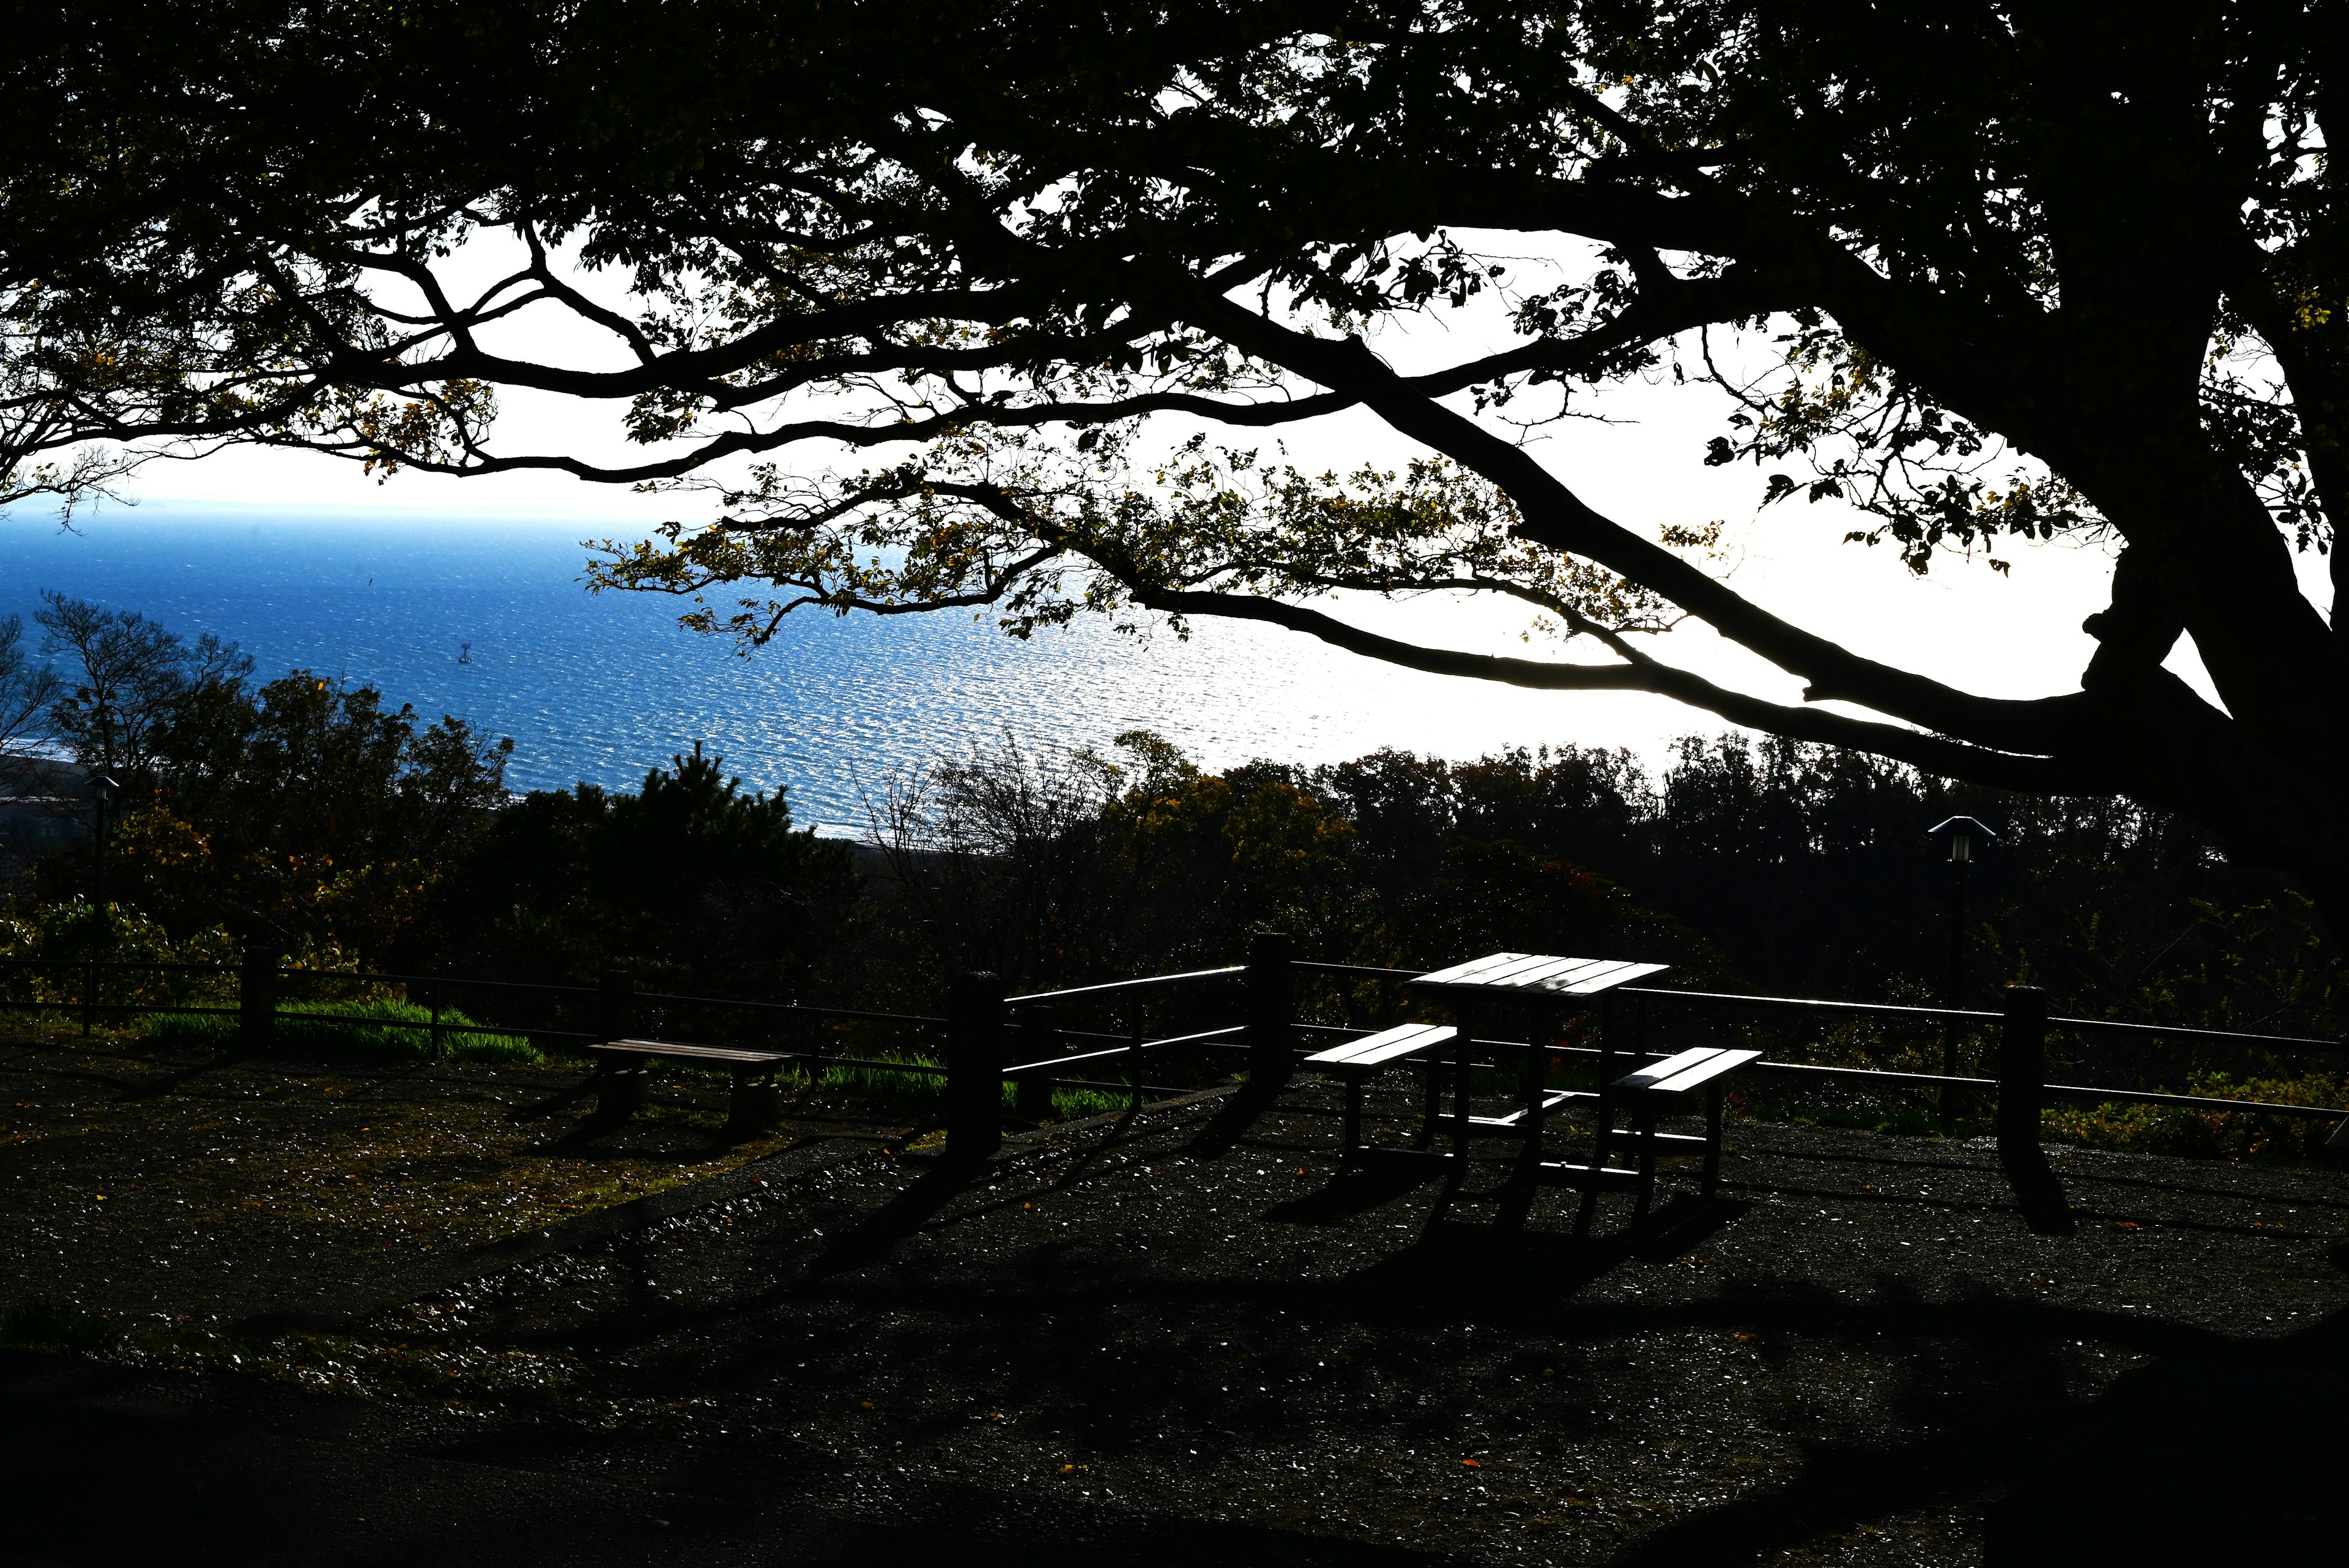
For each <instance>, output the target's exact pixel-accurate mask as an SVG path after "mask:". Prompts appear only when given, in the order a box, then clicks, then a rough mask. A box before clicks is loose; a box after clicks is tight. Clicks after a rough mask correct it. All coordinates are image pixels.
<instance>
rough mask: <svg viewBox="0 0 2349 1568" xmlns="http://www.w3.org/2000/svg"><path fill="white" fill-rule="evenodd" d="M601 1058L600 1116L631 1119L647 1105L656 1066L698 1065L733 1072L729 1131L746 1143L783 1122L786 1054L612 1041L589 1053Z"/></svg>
mask: <svg viewBox="0 0 2349 1568" xmlns="http://www.w3.org/2000/svg"><path fill="white" fill-rule="evenodd" d="M587 1051H588V1054H590V1055H592V1056H594V1057H595V1080H594V1084H593V1087H594V1088H595V1094H596V1100H595V1106H596V1111H597V1114H598V1115H603V1116H629V1115H632V1114H633V1113H635V1112H636V1110H637V1109H639V1108H640V1107H641V1106H643V1105H644V1103H645V1082H646V1074H647V1071H648V1070H649V1067H650V1064H652V1063H653V1062H655V1061H667V1062H693V1063H700V1064H709V1065H717V1066H723V1067H725V1068H727V1069H728V1070H729V1072H730V1075H731V1076H732V1078H733V1081H734V1086H733V1094H732V1096H730V1099H729V1101H728V1105H727V1115H726V1131H727V1132H728V1134H729V1135H730V1136H735V1137H740V1136H744V1135H747V1134H750V1133H753V1132H758V1131H761V1130H763V1129H764V1128H767V1127H772V1126H774V1125H775V1123H776V1122H777V1121H779V1120H781V1116H782V1113H783V1101H782V1092H781V1089H779V1088H778V1087H777V1086H776V1085H775V1074H776V1072H777V1071H778V1070H779V1069H780V1068H781V1066H782V1064H784V1063H785V1062H787V1061H789V1060H791V1058H790V1057H789V1056H788V1055H786V1054H784V1053H782V1052H780V1051H743V1050H738V1049H737V1048H735V1047H733V1046H730V1045H688V1044H684V1043H682V1042H680V1041H675V1040H607V1041H605V1042H603V1043H602V1044H595V1045H590V1046H588V1047H587Z"/></svg>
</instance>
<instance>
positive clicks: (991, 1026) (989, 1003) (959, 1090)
mask: <svg viewBox="0 0 2349 1568" xmlns="http://www.w3.org/2000/svg"><path fill="white" fill-rule="evenodd" d="M1002 1142H1003V981H1002V980H1001V978H1000V977H999V976H996V975H992V974H984V973H981V974H958V975H957V976H955V978H954V983H953V985H952V986H951V987H950V988H949V989H948V991H947V1158H948V1159H955V1160H970V1161H974V1162H976V1161H978V1160H982V1159H985V1158H987V1157H988V1155H990V1154H993V1153H994V1152H995V1151H996V1149H997V1148H998V1147H999V1146H1000V1145H1001V1144H1002Z"/></svg>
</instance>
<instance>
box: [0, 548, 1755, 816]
mask: <svg viewBox="0 0 2349 1568" xmlns="http://www.w3.org/2000/svg"><path fill="white" fill-rule="evenodd" d="M607 531H608V529H607V528H606V527H604V526H599V525H598V524H595V523H594V522H593V521H589V522H585V523H582V522H578V521H568V522H549V521H539V520H514V519H511V518H508V519H498V518H461V517H450V516H446V515H436V516H415V517H403V516H391V515H383V514H318V513H309V512H305V511H302V510H300V509H292V508H285V507H277V506H272V507H250V508H239V507H223V506H216V505H206V506H193V505H178V506H173V505H170V504H160V503H150V504H146V505H142V506H140V507H138V508H136V509H119V508H118V509H111V510H107V511H103V512H101V513H99V514H98V515H96V516H95V517H93V518H90V519H88V520H87V521H85V522H83V523H82V524H80V525H79V527H78V531H77V532H72V533H67V532H62V531H60V530H59V529H58V528H57V525H56V524H55V523H54V522H53V521H51V520H49V519H47V518H46V517H44V516H43V515H42V514H39V513H38V512H36V511H35V510H32V509H29V508H26V509H20V510H18V511H16V513H14V514H11V515H9V516H7V517H5V519H0V614H5V613H9V612H15V613H18V614H21V615H23V616H25V618H26V621H27V623H28V631H29V629H30V628H29V622H30V620H31V617H32V612H33V611H34V610H35V609H36V608H37V607H38V604H39V598H38V595H39V591H40V590H41V589H43V588H56V589H59V590H62V591H64V592H66V593H67V594H72V595H75V596H78V597H84V598H90V599H96V600H98V601H99V602H101V603H104V604H106V605H109V606H113V607H121V608H127V609H136V610H140V611H142V612H144V613H145V614H147V615H149V616H151V617H153V618H156V619H158V620H160V621H162V622H163V623H164V624H166V625H168V626H170V627H171V628H174V629H176V630H180V631H183V632H188V633H197V632H213V633H217V634H218V635H220V636H222V637H223V638H228V639H233V640H234V641H236V642H238V643H240V644H242V645H243V648H244V649H245V650H246V651H247V652H249V653H251V654H253V655H254V659H256V660H257V661H258V665H259V670H260V673H261V674H262V675H263V676H264V677H267V676H271V675H275V674H279V673H282V672H284V671H285V670H288V669H293V668H302V669H307V670H315V671H316V672H318V673H320V674H322V675H326V676H329V677H333V678H336V679H339V680H347V681H350V682H354V683H357V682H365V683H368V684H372V685H374V686H377V687H378V688H380V689H381V690H382V691H383V692H384V693H385V695H386V696H387V697H388V699H390V700H391V701H393V702H394V703H398V702H408V703H412V704H413V705H414V706H415V707H416V708H417V710H418V711H419V712H420V713H421V714H422V715H424V716H425V717H426V718H428V719H431V718H438V717H439V716H440V715H441V714H443V713H451V714H456V715H458V716H460V717H462V718H464V719H467V720H469V721H471V722H473V723H474V724H476V725H478V726H480V727H481V728H482V729H484V730H487V731H489V732H492V733H494V734H501V735H511V736H512V738H513V741H514V754H513V761H512V767H511V769H510V772H509V775H508V777H509V781H510V782H511V783H512V784H513V785H514V786H515V787H517V788H523V789H534V788H550V787H563V786H567V785H569V784H573V783H574V782H577V781H580V780H587V781H591V782H594V783H597V784H605V785H610V786H616V787H631V786H633V785H635V784H636V783H637V782H638V781H639V780H641V779H642V777H643V775H644V774H645V772H646V770H647V769H648V768H650V767H653V766H655V765H657V764H659V763H663V762H665V761H666V760H667V758H668V757H669V756H670V755H672V754H673V753H677V752H679V751H683V750H688V749H690V747H691V746H692V745H693V743H694V742H696V741H699V742H703V743H704V744H705V745H706V746H708V747H709V748H710V749H712V750H714V751H716V752H718V753H722V754H723V755H724V757H725V758H726V762H727V765H728V767H729V769H730V771H732V772H736V773H739V774H741V775H742V777H743V778H744V779H745V780H746V781H747V782H748V783H750V784H754V785H756V786H758V787H760V788H762V789H771V788H774V787H776V786H778V785H783V786H788V788H789V790H790V798H791V801H792V810H793V813H794V815H796V816H797V818H798V819H799V820H800V821H802V822H813V823H815V824H817V825H818V826H820V827H821V828H823V830H824V831H826V832H830V833H854V832H861V831H863V830H864V826H865V825H866V814H865V809H864V802H865V800H866V798H867V797H868V795H869V794H875V793H877V792H878V791H879V790H880V789H881V788H882V787H883V786H884V784H885V782H886V781H887V779H888V778H889V777H890V775H891V774H892V773H893V772H895V771H897V770H903V769H907V768H912V767H918V766H919V765H921V764H922V763H925V762H926V761H927V760H929V759H931V758H934V757H936V756H937V755H939V754H940V753H947V752H952V751H957V750H962V749H967V748H968V747H969V746H971V745H972V744H974V743H984V742H989V741H991V740H993V739H996V738H999V737H1000V736H1002V735H1003V734H1005V733H1007V732H1009V733H1010V734H1013V735H1016V736H1018V737H1019V740H1020V741H1021V742H1022V743H1023V744H1027V745H1030V746H1038V747H1044V748H1050V747H1054V746H1066V745H1081V744H1096V745H1098V744H1101V743H1103V742H1107V741H1108V740H1109V739H1110V738H1111V737H1112V736H1114V735H1116V734H1117V733H1119V732H1122V731H1125V730H1132V729H1151V730H1155V731H1158V732H1160V733H1162V734H1164V735H1165V736H1167V737H1168V738H1169V739H1171V740H1173V741H1174V742H1176V743H1177V744H1178V745H1180V746H1182V747H1183V748H1184V749H1185V751H1186V752H1188V753H1190V754H1191V756H1192V757H1193V758H1194V759H1195V760H1196V761H1197V762H1199V763H1201V764H1202V765H1205V766H1209V767H1221V766H1226V765H1229V764H1231V763H1237V762H1243V761H1247V760H1249V759H1252V758H1258V757H1264V758H1271V759H1275V760H1278V761H1284V762H1297V763H1319V762H1330V761H1336V760H1339V759H1342V758H1345V757H1350V756H1356V755H1360V754H1361V753H1365V752H1369V751H1372V750H1375V749H1377V748H1379V747H1381V746H1390V745H1391V746H1398V747H1402V748H1405V749H1408V750H1412V751H1416V752H1421V753H1433V754H1440V755H1445V756H1452V757H1468V756H1475V755H1478V754H1482V753H1485V752H1489V751H1491V750H1494V749H1495V748H1497V747H1501V746H1505V745H1527V746H1533V745H1540V744H1545V743H1547V744H1553V745H1555V744H1559V743H1580V744H1604V745H1618V744H1629V745H1631V746H1633V747H1635V748H1636V749H1640V750H1641V751H1643V752H1650V753H1653V752H1654V751H1656V750H1657V749H1659V748H1660V747H1661V744H1662V743H1663V741H1664V740H1665V738H1666V737H1667V736H1668V735H1670V734H1672V733H1676V732H1680V731H1682V730H1693V729H1698V728H1704V729H1711V728H1713V727H1715V726H1713V725H1709V724H1704V723H1702V720H1701V718H1700V716H1698V715H1693V714H1689V713H1686V712H1684V711H1679V710H1673V709H1670V708H1668V707H1665V706H1664V705H1661V704H1660V703H1658V702H1657V701H1655V700H1653V699H1640V698H1623V697H1617V696H1613V695H1594V694H1559V693H1538V692H1526V691H1515V690H1512V689H1508V688H1501V687H1489V686H1485V685H1481V684H1478V683H1474V682H1464V681H1459V680H1444V679H1442V678H1438V677H1433V676H1423V675H1418V674H1414V673H1412V672H1409V671H1403V670H1394V669H1392V668H1390V667H1387V666H1383V665H1380V664H1377V663H1374V662H1372V661H1370V660H1366V659H1358V658H1356V657H1354V656H1352V655H1350V654H1346V653H1342V652H1340V651H1338V650H1336V649H1330V648H1329V647H1327V646H1326V645H1324V644H1322V643H1319V642H1317V641H1314V640H1312V639H1306V638H1301V637H1299V636H1296V635H1294V634H1290V633H1284V632H1281V631H1278V630H1277V629H1275V628H1259V627H1253V626H1242V625H1233V624H1227V623H1211V624H1205V625H1201V626H1200V627H1198V628H1196V631H1195V636H1194V637H1193V639H1191V640H1190V641H1188V642H1185V641H1181V640H1178V639H1175V638H1174V637H1173V636H1171V635H1168V634H1164V633H1161V634H1157V635H1154V636H1153V637H1152V638H1150V639H1148V640H1147V641H1136V640H1135V639H1131V638H1127V637H1123V636H1121V635H1119V634H1118V633H1117V632H1115V631H1114V630H1113V629H1112V628H1109V627H1108V626H1106V625H1105V624H1102V623H1099V622H1094V623H1091V624H1085V625H1081V626H1080V627H1078V628H1074V629H1071V630H1068V631H1062V632H1047V633H1043V634H1040V635H1039V636H1038V637H1037V638H1036V639H1033V640H1031V641H1029V642H1026V643H1021V642H1018V641H1015V640H1013V639H1009V638H1007V637H1005V636H1004V635H1003V634H1002V633H1001V632H1000V631H999V630H997V629H996V628H994V626H993V625H992V623H991V621H985V620H981V621H974V620H972V619H969V618H965V617H960V616H950V615H946V614H939V615H930V616H905V617H898V618H889V619H881V618H873V617H852V618H846V619H841V618H832V617H828V616H812V615H809V614H807V613H805V612H801V613H799V614H795V615H793V616H792V617H791V618H789V619H788V620H787V622H786V623H785V627H784V629H783V631H782V632H781V635H779V636H778V637H777V638H776V639H774V640H773V641H772V642H771V644H769V645H768V646H767V647H765V648H763V649H759V650H757V651H756V652H753V653H751V654H750V655H749V656H747V657H745V656H743V655H741V654H740V653H738V652H737V651H736V650H735V649H734V647H733V646H732V644H731V643H730V642H728V641H726V640H723V639H712V638H709V637H703V636H698V635H696V634H694V633H691V632H688V631H685V630H683V629H681V628H678V625H677V617H678V613H679V612H680V610H681V609H682V608H684V606H682V605H680V604H678V602H676V601H674V600H669V599H666V598H661V597H654V596H645V595H627V594H605V595H601V596H592V595H590V594H588V593H587V592H586V591H585V588H584V587H581V586H580V582H579V578H580V575H581V572H582V569H583V567H584V565H585V560H586V558H587V554H588V553H587V551H586V549H585V547H584V546H583V541H584V540H585V539H588V538H590V537H593V536H597V535H601V534H603V533H605V532H607Z"/></svg>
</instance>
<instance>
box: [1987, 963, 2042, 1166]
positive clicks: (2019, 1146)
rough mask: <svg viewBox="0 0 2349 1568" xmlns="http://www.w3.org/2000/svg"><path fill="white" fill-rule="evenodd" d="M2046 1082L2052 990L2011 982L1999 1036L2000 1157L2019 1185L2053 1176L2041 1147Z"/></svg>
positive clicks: (2001, 1163)
mask: <svg viewBox="0 0 2349 1568" xmlns="http://www.w3.org/2000/svg"><path fill="white" fill-rule="evenodd" d="M2046 1082H2047V993H2046V992H2044V991H2042V990H2040V989H2039V988H2038V987H2037V986H2035V985H2010V986H2008V987H2007V988H2006V1017H2005V1020H2004V1022H2003V1023H2002V1024H2001V1026H2000V1029H1999V1037H1998V1163H1999V1164H2000V1166H2001V1167H2002V1168H2004V1169H2005V1171H2006V1177H2007V1179H2008V1180H2009V1181H2011V1182H2013V1183H2014V1185H2015V1187H2016V1188H2017V1189H2018V1190H2019V1189H2023V1188H2024V1187H2026V1186H2037V1185H2041V1184H2044V1182H2045V1181H2046V1180H2047V1179H2048V1171H2047V1155H2046V1151H2045V1150H2044V1149H2042V1148H2041V1147H2039V1111H2040V1107H2041V1106H2043V1105H2044V1103H2045V1100H2046V1094H2045V1085H2046Z"/></svg>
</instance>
